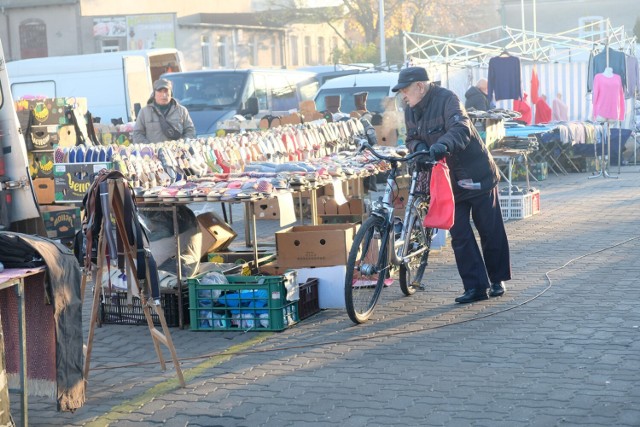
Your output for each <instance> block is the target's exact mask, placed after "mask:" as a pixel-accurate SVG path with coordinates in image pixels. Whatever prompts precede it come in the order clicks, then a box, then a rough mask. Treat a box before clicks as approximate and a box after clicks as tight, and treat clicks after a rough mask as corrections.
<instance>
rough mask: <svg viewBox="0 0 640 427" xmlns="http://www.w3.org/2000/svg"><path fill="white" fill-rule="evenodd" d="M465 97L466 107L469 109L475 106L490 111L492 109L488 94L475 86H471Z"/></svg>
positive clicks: (477, 108)
mask: <svg viewBox="0 0 640 427" xmlns="http://www.w3.org/2000/svg"><path fill="white" fill-rule="evenodd" d="M464 98H465V101H464V108H466V109H467V110H469V109H471V108H475V109H476V110H480V111H488V110H490V109H491V107H490V106H489V98H488V97H487V95H485V94H484V93H483V92H482V91H481V90H480V89H478V88H477V87H475V86H471V87H470V88H469V90H467V92H466V93H465V94H464Z"/></svg>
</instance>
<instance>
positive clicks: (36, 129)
mask: <svg viewBox="0 0 640 427" xmlns="http://www.w3.org/2000/svg"><path fill="white" fill-rule="evenodd" d="M29 133H30V138H31V143H32V144H33V149H34V150H51V149H52V148H53V147H54V146H56V145H57V144H58V141H59V140H58V125H36V126H31V130H30V132H29Z"/></svg>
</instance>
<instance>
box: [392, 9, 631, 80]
mask: <svg viewBox="0 0 640 427" xmlns="http://www.w3.org/2000/svg"><path fill="white" fill-rule="evenodd" d="M492 33H498V34H504V36H503V37H502V38H499V39H497V40H495V41H492V42H490V43H480V42H477V41H476V40H478V39H482V38H487V37H486V35H487V34H489V35H491V34H492ZM402 41H403V51H404V59H405V61H406V62H407V63H412V64H414V65H417V64H424V63H436V64H446V65H447V66H452V67H458V68H465V67H482V66H488V65H489V60H490V59H491V58H492V57H495V56H497V55H500V54H501V53H503V52H505V51H507V52H509V54H511V55H516V56H518V57H519V58H520V60H524V61H532V62H552V61H558V62H570V61H571V60H572V56H574V55H576V54H579V53H584V52H585V51H586V52H589V51H592V50H594V49H595V48H596V47H598V46H601V47H605V46H609V47H612V48H617V49H621V50H625V51H628V52H635V43H636V37H635V36H633V37H629V36H628V35H627V34H626V33H625V31H624V26H621V27H612V26H611V23H610V21H609V19H608V18H607V19H603V20H600V21H594V22H592V23H590V24H587V25H583V26H580V27H577V28H573V29H570V30H567V31H564V32H561V33H556V34H549V33H541V32H535V31H526V30H520V29H515V28H510V27H506V26H505V27H493V28H490V29H488V30H483V31H479V32H476V33H472V34H467V35H465V36H461V37H455V38H445V37H441V36H436V35H429V34H420V33H411V32H404V33H403V40H402Z"/></svg>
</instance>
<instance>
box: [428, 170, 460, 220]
mask: <svg viewBox="0 0 640 427" xmlns="http://www.w3.org/2000/svg"><path fill="white" fill-rule="evenodd" d="M429 192H430V193H431V203H430V204H429V211H428V212H427V214H426V215H425V217H424V220H423V221H422V225H424V226H425V227H428V228H439V229H441V230H449V229H451V227H453V220H454V217H455V201H454V199H453V189H452V188H451V179H450V178H449V166H447V163H446V161H445V160H444V159H443V160H440V161H439V162H438V163H436V164H435V165H434V166H433V169H432V170H431V182H430V184H429Z"/></svg>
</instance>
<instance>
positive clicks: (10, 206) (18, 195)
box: [0, 40, 40, 229]
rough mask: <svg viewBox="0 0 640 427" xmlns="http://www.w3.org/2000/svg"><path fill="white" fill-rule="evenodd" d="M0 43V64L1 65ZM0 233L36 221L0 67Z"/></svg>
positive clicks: (23, 153)
mask: <svg viewBox="0 0 640 427" xmlns="http://www.w3.org/2000/svg"><path fill="white" fill-rule="evenodd" d="M4 63H5V62H4V50H3V49H2V41H1V40H0V64H4ZM0 142H1V145H2V147H3V150H2V152H0V229H5V228H8V227H9V225H10V224H11V223H12V222H16V221H23V220H30V219H34V218H39V217H40V212H39V211H38V203H37V201H36V197H35V194H34V191H33V186H32V183H31V175H30V174H29V163H28V160H27V149H26V145H25V143H24V137H23V135H22V132H20V124H19V123H18V115H17V114H16V109H15V104H14V102H13V98H12V97H11V90H10V89H9V76H8V74H7V69H6V67H4V66H0Z"/></svg>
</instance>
